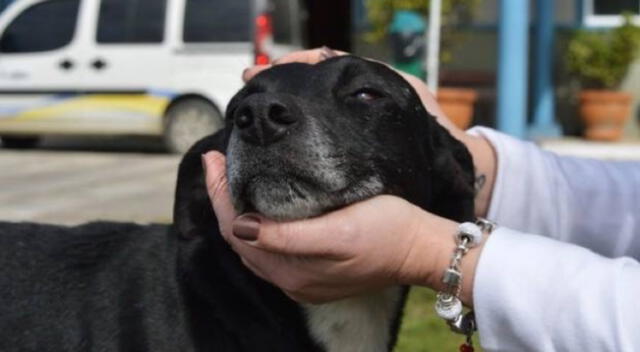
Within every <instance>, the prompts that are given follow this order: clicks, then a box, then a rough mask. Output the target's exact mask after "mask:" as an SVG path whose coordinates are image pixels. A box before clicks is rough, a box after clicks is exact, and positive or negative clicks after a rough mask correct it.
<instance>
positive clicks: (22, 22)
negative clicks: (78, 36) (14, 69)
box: [0, 0, 80, 53]
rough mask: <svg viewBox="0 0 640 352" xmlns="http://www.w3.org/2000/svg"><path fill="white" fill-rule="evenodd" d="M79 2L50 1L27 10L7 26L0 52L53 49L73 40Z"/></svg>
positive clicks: (72, 0)
mask: <svg viewBox="0 0 640 352" xmlns="http://www.w3.org/2000/svg"><path fill="white" fill-rule="evenodd" d="M79 5H80V0H53V1H47V2H42V3H38V4H35V5H33V6H32V7H29V8H27V9H26V10H25V11H24V12H22V13H21V14H20V15H18V17H16V18H15V19H14V20H13V22H11V24H9V26H8V27H7V29H6V30H5V32H4V34H3V35H2V38H1V39H0V52H3V53H32V52H41V51H49V50H55V49H59V48H62V47H64V46H65V45H67V44H69V43H70V42H71V40H72V39H73V34H74V32H75V27H76V21H77V19H78V7H79Z"/></svg>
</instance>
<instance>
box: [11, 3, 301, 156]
mask: <svg viewBox="0 0 640 352" xmlns="http://www.w3.org/2000/svg"><path fill="white" fill-rule="evenodd" d="M277 3H278V4H279V6H276V5H274V4H273V3H271V2H268V0H253V1H252V0H18V1H16V2H15V3H13V4H12V5H11V6H9V7H8V8H7V9H6V10H5V11H4V12H3V13H2V14H1V15H0V138H1V139H2V142H3V146H4V147H9V148H11V147H14V148H26V147H32V146H34V145H36V144H37V142H38V140H39V138H40V137H41V136H42V135H47V134H67V135H72V134H82V135H105V134H107V135H151V136H161V137H162V138H164V143H165V144H166V146H167V148H168V149H169V150H170V151H173V152H184V151H185V150H186V149H187V148H188V147H189V146H190V145H191V144H192V143H193V142H194V141H196V140H197V139H199V138H200V137H202V136H204V135H206V134H209V133H211V132H213V131H215V130H217V129H218V128H220V127H222V124H223V118H222V116H223V112H224V111H223V110H224V107H225V106H226V104H227V102H228V100H229V99H230V98H231V96H232V95H233V94H234V93H235V91H236V90H238V89H239V88H240V87H241V86H242V81H241V78H240V77H241V73H242V70H243V69H244V68H246V67H247V66H249V65H251V64H252V63H254V62H260V63H265V62H268V61H269V60H270V59H271V56H273V55H274V52H275V51H276V50H277V51H278V52H279V53H281V52H283V51H286V50H290V49H292V48H293V47H299V46H300V45H301V39H300V37H301V35H300V30H299V27H297V28H295V27H292V26H290V25H291V23H293V22H295V21H296V20H295V19H294V20H293V21H292V22H286V21H285V22H283V23H279V26H287V27H291V28H288V29H284V32H286V33H289V34H290V37H289V41H288V42H285V43H284V46H282V47H277V46H275V45H273V32H274V31H273V27H272V25H273V22H272V21H271V15H272V13H271V12H270V11H271V10H272V9H274V6H275V8H277V7H283V6H282V4H286V5H287V8H289V9H290V8H291V6H289V5H291V4H294V3H295V5H296V6H298V2H297V1H296V0H286V1H284V0H281V1H277ZM298 13H300V12H298ZM297 18H298V19H301V17H300V16H297ZM291 38H295V39H291Z"/></svg>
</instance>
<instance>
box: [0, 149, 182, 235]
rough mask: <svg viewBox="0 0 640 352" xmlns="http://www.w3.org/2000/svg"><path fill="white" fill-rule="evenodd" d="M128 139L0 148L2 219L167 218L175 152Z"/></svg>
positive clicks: (72, 221) (68, 221)
mask: <svg viewBox="0 0 640 352" xmlns="http://www.w3.org/2000/svg"><path fill="white" fill-rule="evenodd" d="M127 143H129V144H130V143H131V142H130V141H123V140H115V139H114V140H99V141H97V142H95V141H89V142H87V141H81V140H72V141H71V142H57V141H53V142H47V143H46V144H45V148H40V149H37V150H34V151H23V152H17V151H8V150H5V149H0V220H11V221H27V220H29V221H31V220H33V221H41V222H50V223H58V224H77V223H82V222H86V221H90V220H96V219H104V220H116V221H136V222H142V223H147V222H170V221H171V219H172V215H171V213H172V209H171V208H172V206H173V192H174V187H175V176H176V170H177V165H178V162H179V157H178V156H174V155H168V154H163V153H159V152H158V148H157V147H149V144H147V145H145V144H144V143H143V144H141V145H140V146H131V145H130V146H128V147H127V146H126V145H127ZM151 145H152V144H151ZM80 149H88V150H92V151H90V152H85V151H78V150H80ZM123 150H129V151H128V152H124V151H123ZM130 150H134V152H130Z"/></svg>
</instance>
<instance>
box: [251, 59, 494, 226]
mask: <svg viewBox="0 0 640 352" xmlns="http://www.w3.org/2000/svg"><path fill="white" fill-rule="evenodd" d="M341 55H348V53H346V52H343V51H337V50H332V49H329V48H327V47H321V48H316V49H310V50H301V51H295V52H292V53H289V54H287V55H285V56H283V57H281V58H279V59H277V60H275V61H274V62H273V64H272V65H257V66H253V67H250V68H247V69H246V70H245V71H244V72H243V74H242V79H243V80H244V81H245V82H246V81H248V80H250V79H251V78H253V77H254V76H255V75H257V74H258V73H260V72H261V71H264V70H266V69H268V68H270V67H271V66H273V65H281V64H286V63H292V62H302V63H307V64H312V65H313V64H317V63H318V62H320V61H323V60H326V59H328V58H331V57H334V56H341ZM382 64H384V63H382ZM388 67H389V68H391V69H393V70H394V71H396V72H397V73H398V74H399V75H401V76H402V77H403V78H404V79H405V80H406V81H407V82H408V83H409V84H410V85H411V86H412V87H413V89H414V90H415V92H416V93H417V94H418V96H419V97H420V100H421V101H422V104H423V105H424V107H425V109H426V110H427V111H428V112H429V113H430V114H431V115H433V116H435V118H436V121H437V122H438V123H439V124H440V125H442V126H443V127H444V128H446V129H447V130H448V131H449V133H451V135H452V136H453V137H455V138H456V139H458V140H459V141H461V142H462V143H464V144H465V146H466V147H467V149H468V150H469V152H470V153H471V155H472V157H473V162H474V165H475V168H476V170H475V171H476V191H477V193H476V198H475V211H476V216H478V217H486V216H487V212H488V209H489V204H490V202H491V195H492V193H493V184H494V180H495V175H496V167H497V161H496V155H495V151H494V149H493V147H492V146H491V144H490V143H489V142H488V141H487V140H486V139H484V138H483V137H477V136H473V135H470V134H467V133H466V132H465V131H463V130H462V129H460V128H458V127H457V126H456V125H454V124H453V123H452V122H451V120H449V118H448V117H447V116H446V115H445V114H444V112H443V111H442V109H441V108H440V106H439V105H438V102H437V100H436V98H435V96H434V95H433V94H432V93H431V92H430V91H429V88H428V87H427V85H426V84H425V83H424V82H423V81H422V80H420V79H419V78H418V77H416V76H413V75H410V74H407V73H404V72H401V71H398V70H395V69H394V68H393V67H391V66H388Z"/></svg>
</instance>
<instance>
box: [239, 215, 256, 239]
mask: <svg viewBox="0 0 640 352" xmlns="http://www.w3.org/2000/svg"><path fill="white" fill-rule="evenodd" d="M258 233H260V218H259V217H257V216H255V215H250V214H245V215H240V216H239V217H238V218H236V220H235V221H234V222H233V235H234V236H236V237H237V238H239V239H241V240H244V241H255V240H257V239H258Z"/></svg>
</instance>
